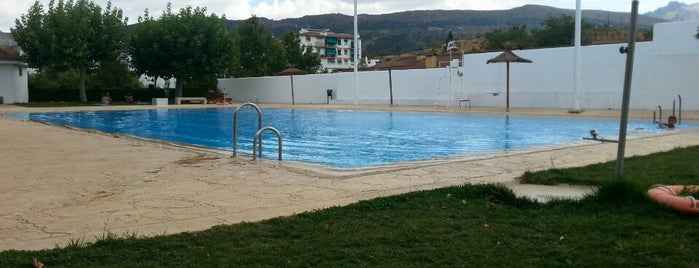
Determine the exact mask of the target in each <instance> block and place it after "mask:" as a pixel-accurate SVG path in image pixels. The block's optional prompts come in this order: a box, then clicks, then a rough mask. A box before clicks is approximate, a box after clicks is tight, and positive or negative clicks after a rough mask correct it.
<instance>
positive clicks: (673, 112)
mask: <svg viewBox="0 0 699 268" xmlns="http://www.w3.org/2000/svg"><path fill="white" fill-rule="evenodd" d="M676 101H679V104H680V105H679V106H680V107H679V109H678V113H677V124H678V125H681V124H682V96H680V94H677V95H675V98H674V99H672V115H675V102H676Z"/></svg>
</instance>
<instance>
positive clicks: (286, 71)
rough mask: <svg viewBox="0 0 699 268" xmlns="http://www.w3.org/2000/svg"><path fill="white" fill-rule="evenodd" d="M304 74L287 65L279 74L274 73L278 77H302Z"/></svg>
mask: <svg viewBox="0 0 699 268" xmlns="http://www.w3.org/2000/svg"><path fill="white" fill-rule="evenodd" d="M303 74H306V71H304V70H301V69H297V68H294V66H291V65H287V66H286V69H284V70H282V71H281V72H278V73H276V75H278V76H283V75H303Z"/></svg>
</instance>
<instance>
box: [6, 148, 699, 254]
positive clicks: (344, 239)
mask: <svg viewBox="0 0 699 268" xmlns="http://www.w3.org/2000/svg"><path fill="white" fill-rule="evenodd" d="M625 163H626V168H625V173H624V174H625V178H624V180H622V181H616V182H615V181H612V178H613V176H614V163H613V162H610V163H604V164H599V165H592V166H587V167H582V168H572V169H555V170H548V171H543V172H528V173H526V174H524V175H523V178H522V179H523V180H525V181H527V182H529V183H546V184H553V183H557V182H565V183H580V184H594V185H598V186H600V190H599V191H598V192H597V194H595V195H594V196H589V197H587V198H585V199H583V200H580V201H570V200H556V201H552V202H550V203H547V204H539V203H535V202H533V201H531V200H528V199H523V198H516V197H515V196H514V194H513V193H512V192H511V191H510V190H509V189H507V188H504V187H501V186H497V185H464V186H458V187H449V188H443V189H437V190H431V191H421V192H413V193H408V194H403V195H398V196H391V197H385V198H377V199H374V200H370V201H363V202H359V203H356V204H352V205H349V206H344V207H334V208H329V209H324V210H320V211H315V212H308V213H303V214H298V215H295V216H291V217H280V218H274V219H270V220H265V221H262V222H254V223H242V224H235V225H226V226H217V227H214V228H212V229H210V230H207V231H202V232H197V233H183V234H178V235H168V236H159V237H154V238H141V237H140V235H138V234H124V235H122V234H111V233H106V234H105V235H104V236H103V237H102V238H101V239H99V240H98V242H96V243H93V244H87V245H86V244H84V243H80V242H79V241H76V242H75V243H73V244H72V245H69V246H67V247H65V248H57V249H52V250H41V251H14V250H10V251H4V252H1V253H0V267H31V263H32V260H33V259H34V258H36V259H38V260H39V261H41V262H43V263H44V264H46V266H47V267H251V266H252V267H284V266H292V267H299V266H301V267H309V266H310V267H358V266H374V267H376V266H379V267H425V266H430V267H474V266H475V267H510V266H514V267H556V266H565V267H614V266H620V267H638V266H642V267H698V266H699V254H697V251H696V247H697V245H699V217H692V216H686V215H682V214H679V213H676V212H674V211H672V210H670V209H667V208H665V207H662V206H660V205H658V204H656V203H654V202H653V201H651V200H650V199H648V198H647V197H646V196H645V191H646V190H647V189H648V188H649V187H650V186H651V185H654V184H694V185H696V184H699V180H698V178H699V147H691V148H686V149H675V150H673V151H671V152H665V153H658V154H653V155H649V156H644V157H632V158H628V159H626V161H625Z"/></svg>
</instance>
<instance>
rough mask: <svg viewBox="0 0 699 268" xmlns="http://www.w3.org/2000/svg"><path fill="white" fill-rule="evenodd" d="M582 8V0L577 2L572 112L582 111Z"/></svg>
mask: <svg viewBox="0 0 699 268" xmlns="http://www.w3.org/2000/svg"><path fill="white" fill-rule="evenodd" d="M581 39H582V10H581V9H580V0H576V2H575V74H574V78H573V80H574V82H573V83H574V85H573V98H574V103H573V109H572V110H571V112H572V113H580V112H581V110H580V65H581V64H580V59H581V57H580V49H581V48H580V46H581V45H582V41H581Z"/></svg>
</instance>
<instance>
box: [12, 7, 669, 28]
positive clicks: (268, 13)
mask: <svg viewBox="0 0 699 268" xmlns="http://www.w3.org/2000/svg"><path fill="white" fill-rule="evenodd" d="M40 1H41V3H44V5H48V2H49V0H40ZM93 1H94V2H95V3H97V4H99V5H101V6H103V7H104V6H106V3H107V1H108V0H93ZM668 1H669V0H644V1H639V2H640V6H639V10H640V13H645V12H648V11H653V10H655V9H657V8H659V7H662V6H665V5H667V3H668ZM168 2H171V3H172V9H173V10H174V11H177V10H179V9H180V8H183V7H186V6H194V7H206V8H207V10H208V11H209V12H210V13H215V14H217V15H223V14H225V15H226V17H227V18H229V19H247V18H249V17H250V16H251V15H256V16H258V17H265V18H269V19H284V18H297V17H302V16H304V15H317V14H326V13H342V14H347V15H352V14H353V13H354V0H235V1H231V0H150V1H143V0H112V5H113V6H114V7H117V8H120V9H122V10H123V11H124V15H125V16H126V17H128V18H129V23H134V22H136V20H137V18H138V16H140V15H142V14H143V11H144V10H145V9H148V10H149V11H150V14H151V16H153V17H158V16H160V14H161V13H162V12H163V11H164V10H165V7H166V5H167V3H168ZM33 3H34V0H3V8H2V9H0V30H1V31H9V29H10V27H14V25H15V18H19V17H20V16H21V14H25V13H26V12H27V10H28V9H29V7H30V6H31V5H32V4H33ZM357 3H358V13H360V14H385V13H392V12H399V11H406V10H423V9H476V10H496V9H510V8H514V7H518V6H522V5H525V4H538V5H548V6H554V7H560V8H568V9H574V8H575V1H574V0H538V1H526V0H488V1H483V0H433V1H425V0H357ZM582 8H583V9H602V10H609V11H622V12H629V11H630V10H631V1H616V0H615V1H609V0H583V1H582Z"/></svg>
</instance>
